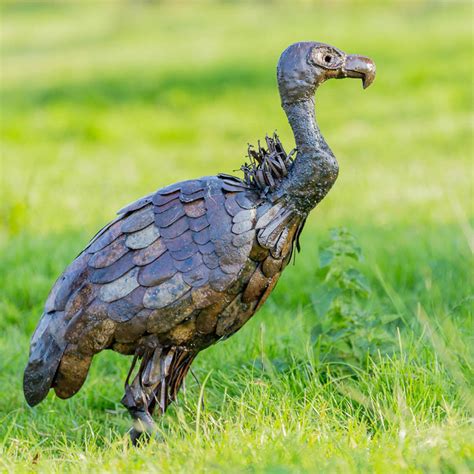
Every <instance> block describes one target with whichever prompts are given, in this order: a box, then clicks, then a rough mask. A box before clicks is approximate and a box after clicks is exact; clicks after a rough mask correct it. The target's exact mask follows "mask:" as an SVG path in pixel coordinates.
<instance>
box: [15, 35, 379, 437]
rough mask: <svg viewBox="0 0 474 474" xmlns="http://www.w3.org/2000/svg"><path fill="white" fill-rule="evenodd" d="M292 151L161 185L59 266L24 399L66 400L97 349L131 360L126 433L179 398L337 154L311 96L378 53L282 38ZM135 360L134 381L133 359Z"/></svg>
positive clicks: (319, 195)
mask: <svg viewBox="0 0 474 474" xmlns="http://www.w3.org/2000/svg"><path fill="white" fill-rule="evenodd" d="M277 72H278V86H279V91H280V96H281V100H282V106H283V108H284V110H285V112H286V114H287V116H288V120H289V123H290V125H291V127H292V129H293V133H294V136H295V142H296V147H297V156H296V158H295V159H294V160H293V159H292V156H291V154H290V155H287V154H286V152H285V151H284V149H283V147H282V145H281V143H280V141H279V140H278V137H276V135H275V136H274V137H272V138H269V137H267V139H266V148H261V147H260V146H259V148H258V150H254V149H252V148H250V149H249V157H250V159H251V162H250V164H249V165H246V166H244V167H243V170H244V179H243V180H241V179H238V178H236V177H233V176H229V175H218V176H211V177H204V178H200V179H195V180H192V181H185V182H181V183H177V184H174V185H171V186H168V187H166V188H164V189H160V190H158V191H156V192H155V193H152V194H150V195H148V196H146V197H144V198H142V199H140V200H138V201H136V202H134V203H133V204H130V205H129V206H127V207H125V208H124V209H122V210H121V211H119V213H118V217H117V218H116V219H115V220H114V221H112V222H111V223H110V224H108V225H107V226H106V227H105V228H103V229H102V230H101V231H100V232H99V233H98V234H97V235H96V236H95V237H94V238H93V239H92V241H91V242H90V243H89V245H88V246H87V247H86V249H85V250H84V251H83V252H82V253H81V254H80V255H79V256H78V257H77V258H76V259H75V260H74V261H73V263H72V264H71V265H70V266H69V267H68V268H67V269H66V270H65V272H64V273H63V274H62V275H61V276H60V277H59V279H58V280H57V282H56V284H55V285H54V287H53V289H52V290H51V293H50V295H49V297H48V299H47V301H46V305H45V308H44V313H43V316H42V318H41V320H40V322H39V324H38V327H37V329H36V331H35V333H34V335H33V338H32V341H31V350H30V359H29V362H28V366H27V368H26V370H25V375H24V392H25V397H26V399H27V401H28V403H29V404H30V405H32V406H33V405H36V404H37V403H39V402H40V401H41V400H43V398H44V397H45V396H46V395H47V393H48V391H49V390H50V388H53V389H54V391H55V392H56V394H57V395H58V396H59V397H60V398H69V397H71V396H72V395H74V394H75V393H76V392H77V391H78V390H79V389H80V388H81V386H82V384H83V382H84V380H85V378H86V376H87V373H88V370H89V366H90V363H91V360H92V357H93V356H94V355H95V354H97V353H98V352H100V351H102V350H103V349H112V350H115V351H117V352H120V353H122V354H126V355H131V356H134V357H133V363H132V367H131V369H130V373H129V377H128V379H127V381H126V385H125V395H124V398H123V400H122V402H123V404H124V405H125V406H126V407H127V408H128V410H129V412H130V414H131V415H132V417H133V418H134V420H136V423H135V427H134V429H133V430H132V433H131V435H132V439H133V440H134V441H135V440H136V439H137V438H138V437H139V436H140V434H141V432H142V431H143V430H149V429H152V427H153V420H152V417H151V415H152V413H153V411H154V409H155V408H156V407H158V409H159V411H160V413H163V412H164V411H165V410H166V408H167V406H168V404H169V403H170V402H171V401H173V400H174V399H175V398H176V395H177V393H178V390H179V388H180V386H181V383H182V381H183V378H184V377H185V375H186V373H187V371H188V369H189V367H190V365H191V363H192V362H193V360H194V358H195V357H196V355H197V354H198V353H199V351H201V350H202V349H204V348H206V347H208V346H210V345H211V344H213V343H215V342H216V341H218V340H219V339H222V338H227V337H229V336H230V335H232V334H234V333H235V332H236V331H238V330H239V329H240V328H241V327H242V326H243V325H244V324H245V323H246V321H248V319H249V318H250V317H251V316H252V315H253V314H254V313H255V312H256V311H257V310H258V309H259V308H260V307H261V305H262V304H263V303H264V301H265V300H266V298H267V297H268V295H269V294H270V293H271V291H272V290H273V288H274V287H275V285H276V283H277V281H278V278H279V277H280V274H281V272H282V270H283V269H284V268H285V266H286V265H287V263H288V262H289V261H290V259H291V255H292V251H293V248H294V247H295V246H298V237H299V234H300V232H301V230H302V228H303V225H304V223H305V219H306V217H307V215H308V213H309V212H310V211H311V210H312V209H313V208H314V207H315V206H316V204H317V203H318V202H320V201H321V200H322V199H323V198H324V196H325V195H326V194H327V192H328V191H329V189H330V188H331V186H332V185H333V183H334V181H335V180H336V178H337V174H338V165H337V161H336V159H335V157H334V155H333V153H332V152H331V150H330V148H329V147H328V145H327V144H326V142H325V141H324V139H323V137H322V135H321V133H320V132H319V128H318V126H317V124H316V121H315V114H314V92H315V90H316V88H317V87H318V86H319V84H321V83H322V82H323V81H325V80H327V79H330V78H344V77H354V78H361V79H362V81H363V85H364V87H367V86H368V85H370V83H371V82H372V81H373V79H374V76H375V66H374V63H373V62H372V61H371V60H370V59H368V58H365V57H362V56H353V55H346V54H345V53H343V52H342V51H340V50H339V49H337V48H334V47H332V46H329V45H326V44H323V43H313V42H302V43H296V44H294V45H292V46H290V47H289V48H287V49H286V50H285V51H284V52H283V54H282V56H281V58H280V61H279V64H278V70H277ZM137 361H139V367H138V370H137V371H136V372H137V373H136V375H135V376H134V378H133V380H130V379H131V375H132V374H133V369H134V367H135V363H136V362H137Z"/></svg>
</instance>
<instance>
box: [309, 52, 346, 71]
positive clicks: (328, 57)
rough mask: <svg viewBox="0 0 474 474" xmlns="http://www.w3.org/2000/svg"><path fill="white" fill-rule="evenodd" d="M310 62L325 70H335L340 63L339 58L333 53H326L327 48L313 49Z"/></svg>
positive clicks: (340, 59)
mask: <svg viewBox="0 0 474 474" xmlns="http://www.w3.org/2000/svg"><path fill="white" fill-rule="evenodd" d="M312 60H313V62H314V63H316V64H317V65H318V66H322V67H324V68H326V69H337V68H338V67H339V66H340V65H341V63H342V58H341V56H340V55H339V54H337V53H335V52H333V51H328V49H327V48H317V49H315V50H314V51H313V54H312Z"/></svg>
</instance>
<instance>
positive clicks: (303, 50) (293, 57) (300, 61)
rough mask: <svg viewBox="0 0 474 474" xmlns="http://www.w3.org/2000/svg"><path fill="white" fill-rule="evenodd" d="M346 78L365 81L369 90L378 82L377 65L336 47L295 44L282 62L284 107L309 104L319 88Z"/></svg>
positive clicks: (282, 58)
mask: <svg viewBox="0 0 474 474" xmlns="http://www.w3.org/2000/svg"><path fill="white" fill-rule="evenodd" d="M345 77H352V78H359V79H362V85H363V87H364V89H365V88H366V87H369V86H370V84H372V82H373V81H374V79H375V64H374V62H373V61H372V60H371V59H370V58H367V57H365V56H357V55H352V54H346V53H344V52H343V51H341V50H340V49H338V48H335V47H334V46H330V45H328V44H324V43H316V42H301V43H295V44H292V45H291V46H289V47H288V48H287V49H286V50H285V51H284V52H283V53H282V55H281V57H280V60H279V62H278V88H279V90H280V96H281V99H282V102H283V105H285V104H292V103H295V102H299V101H301V100H307V99H309V98H311V97H312V96H313V95H314V93H315V91H316V89H317V87H318V86H319V84H321V83H323V82H324V81H327V80H328V79H343V78H345Z"/></svg>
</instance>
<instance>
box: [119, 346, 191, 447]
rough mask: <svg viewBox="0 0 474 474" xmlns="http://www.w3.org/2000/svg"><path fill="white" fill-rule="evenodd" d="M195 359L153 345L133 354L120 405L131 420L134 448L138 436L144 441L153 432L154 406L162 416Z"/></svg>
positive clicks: (187, 353) (186, 353) (178, 349)
mask: <svg viewBox="0 0 474 474" xmlns="http://www.w3.org/2000/svg"><path fill="white" fill-rule="evenodd" d="M139 357H141V358H142V360H141V363H140V368H139V369H138V373H137V375H136V376H135V378H134V379H133V381H132V383H131V384H129V379H130V375H131V374H132V372H133V370H134V368H135V364H136V361H137V359H138V358H139ZM194 357H195V354H194V353H190V352H188V351H186V350H183V349H182V348H176V347H172V348H169V349H163V348H162V347H160V346H158V345H156V344H150V345H149V346H148V347H146V348H145V349H143V348H141V349H140V350H139V351H137V353H136V354H135V357H134V359H133V363H132V366H131V367H130V371H129V374H128V376H127V380H126V382H125V395H124V397H123V399H122V404H123V405H125V407H126V408H127V409H128V411H129V413H130V415H131V417H132V419H133V420H134V423H133V428H132V429H131V430H130V438H131V440H132V443H133V444H134V445H136V444H137V442H138V440H139V438H140V437H141V436H142V435H146V437H147V439H149V438H150V435H151V434H152V433H153V431H154V430H155V423H154V421H153V418H152V414H153V411H154V410H155V408H156V407H157V406H158V409H159V413H160V414H161V415H162V414H163V413H164V412H165V411H166V408H167V407H168V405H169V404H170V403H171V402H173V401H174V400H175V399H176V396H177V394H178V391H179V389H180V387H181V384H182V383H183V380H184V377H185V376H186V373H187V372H188V370H189V367H190V366H191V363H192V362H193V360H194Z"/></svg>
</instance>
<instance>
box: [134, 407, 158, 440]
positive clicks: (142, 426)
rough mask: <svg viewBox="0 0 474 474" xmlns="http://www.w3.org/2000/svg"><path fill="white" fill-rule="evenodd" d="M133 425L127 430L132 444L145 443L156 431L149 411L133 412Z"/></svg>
mask: <svg viewBox="0 0 474 474" xmlns="http://www.w3.org/2000/svg"><path fill="white" fill-rule="evenodd" d="M133 418H134V421H133V427H132V428H131V430H130V431H129V433H130V440H131V442H132V444H133V445H134V446H137V445H138V444H139V443H140V442H144V443H147V442H148V441H149V440H150V438H151V436H152V435H153V433H154V432H155V431H156V425H155V422H154V421H153V418H152V417H151V415H150V413H148V412H146V411H142V410H140V411H136V412H135V413H133Z"/></svg>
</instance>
